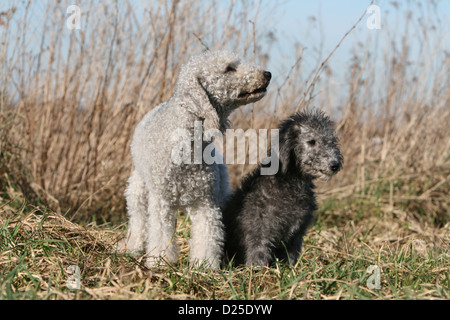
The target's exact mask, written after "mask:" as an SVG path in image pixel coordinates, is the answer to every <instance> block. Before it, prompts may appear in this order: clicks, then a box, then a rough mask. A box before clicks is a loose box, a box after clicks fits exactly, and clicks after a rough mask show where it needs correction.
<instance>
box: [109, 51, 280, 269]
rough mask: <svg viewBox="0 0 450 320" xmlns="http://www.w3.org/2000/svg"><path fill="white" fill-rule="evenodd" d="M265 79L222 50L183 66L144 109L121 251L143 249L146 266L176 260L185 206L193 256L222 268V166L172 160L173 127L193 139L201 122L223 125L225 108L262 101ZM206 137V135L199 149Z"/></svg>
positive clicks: (227, 112) (225, 185)
mask: <svg viewBox="0 0 450 320" xmlns="http://www.w3.org/2000/svg"><path fill="white" fill-rule="evenodd" d="M270 78H271V74H270V72H267V71H263V70H261V68H259V67H257V66H254V65H251V64H248V63H246V62H244V61H242V60H241V59H239V58H238V57H237V56H236V55H234V54H232V53H229V52H223V51H220V52H208V53H204V54H202V55H199V56H196V57H193V58H191V59H190V60H189V62H188V63H187V64H186V65H184V66H183V67H182V68H181V71H180V75H179V77H178V80H177V84H176V90H175V92H174V94H173V96H172V97H171V98H170V99H169V100H168V101H167V102H164V103H162V104H160V105H159V106H157V107H156V108H154V109H153V110H152V111H150V112H149V113H148V114H146V115H145V116H144V118H143V119H142V121H141V122H140V123H139V124H138V126H137V128H136V130H135V133H134V136H133V141H132V144H131V154H132V158H133V163H134V172H133V173H132V175H131V177H130V179H129V180H128V183H129V185H128V187H127V189H126V192H125V197H126V200H127V209H128V216H129V226H128V234H127V237H126V238H125V239H124V240H123V241H121V242H120V243H119V244H118V250H119V251H121V250H126V251H129V252H141V251H144V250H145V251H146V254H147V265H149V266H153V265H155V264H157V263H159V262H160V259H159V258H160V257H164V258H165V259H166V261H168V262H175V261H176V260H177V258H178V253H179V250H178V246H177V244H176V238H175V225H176V212H177V210H183V211H186V212H187V213H188V214H189V216H190V218H191V221H192V228H191V240H190V260H191V261H192V262H198V263H202V262H204V261H205V262H206V263H207V264H209V265H210V266H211V267H218V266H219V264H220V260H221V256H222V253H223V242H224V231H223V224H222V214H221V211H220V208H219V205H220V204H221V203H222V199H223V198H224V197H225V196H227V195H228V194H229V192H230V187H229V185H228V183H229V182H228V172H227V167H226V166H225V165H221V164H211V165H208V164H206V163H205V162H204V161H203V162H202V163H201V164H195V163H192V164H189V163H188V164H187V163H185V162H182V163H176V161H174V152H175V153H177V152H178V151H179V149H180V141H179V140H178V139H176V138H178V137H177V132H179V130H181V131H184V132H188V133H189V136H190V139H192V137H193V136H194V128H195V122H198V121H201V123H202V127H203V129H204V130H208V129H219V130H222V131H223V130H225V129H226V127H227V124H228V116H229V115H230V113H231V112H232V111H233V110H234V109H236V108H238V107H239V106H241V105H245V104H248V103H251V102H255V101H258V100H259V99H261V98H262V97H263V96H264V95H265V92H266V88H267V86H268V85H269V82H270ZM209 143H211V140H209V141H203V148H205V146H206V145H208V144H209ZM180 152H181V151H180ZM193 152H194V151H193V150H192V153H193Z"/></svg>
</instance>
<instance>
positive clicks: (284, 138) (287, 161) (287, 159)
mask: <svg viewBox="0 0 450 320" xmlns="http://www.w3.org/2000/svg"><path fill="white" fill-rule="evenodd" d="M299 133H300V128H299V127H295V123H294V122H293V121H292V120H287V121H286V122H284V123H283V125H282V126H281V129H280V152H279V159H280V167H281V173H283V174H286V173H287V172H288V170H289V167H290V166H291V165H292V163H291V162H293V161H294V162H295V159H294V158H295V157H294V156H293V151H294V148H295V140H296V135H297V134H299Z"/></svg>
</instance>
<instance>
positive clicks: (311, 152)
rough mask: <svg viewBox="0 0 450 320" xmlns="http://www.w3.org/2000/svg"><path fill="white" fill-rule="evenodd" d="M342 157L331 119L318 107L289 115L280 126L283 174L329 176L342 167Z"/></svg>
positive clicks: (321, 177)
mask: <svg viewBox="0 0 450 320" xmlns="http://www.w3.org/2000/svg"><path fill="white" fill-rule="evenodd" d="M343 161H344V160H343V157H342V155H341V152H340V150H339V144H338V137H337V135H336V132H335V130H334V129H333V122H332V121H331V120H330V119H329V118H328V117H327V116H326V115H325V113H323V112H321V111H305V112H301V113H296V114H294V115H292V116H291V117H290V118H289V119H288V120H286V121H284V122H283V123H282V125H281V127H280V165H281V172H282V173H283V174H300V175H304V176H308V177H310V178H312V179H316V178H319V179H322V180H329V179H330V178H331V177H332V176H333V175H334V174H336V173H337V172H339V170H341V169H342V165H343Z"/></svg>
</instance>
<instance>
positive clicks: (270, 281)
mask: <svg viewBox="0 0 450 320" xmlns="http://www.w3.org/2000/svg"><path fill="white" fill-rule="evenodd" d="M271 5H272V4H270V6H271ZM33 6H39V4H38V2H32V1H29V2H28V5H27V6H25V7H24V8H20V9H16V10H13V8H12V7H13V5H12V4H11V8H10V10H8V11H5V12H3V13H2V14H1V16H0V20H1V21H2V23H1V24H0V42H1V43H4V44H5V45H3V46H2V47H1V49H0V74H1V76H0V231H1V233H2V234H1V238H0V239H1V240H0V266H1V267H0V288H1V289H0V294H1V297H2V298H11V299H15V298H44V299H55V298H56V299H71V298H73V297H74V295H76V297H77V298H83V299H84V298H87V299H106V298H120V299H137V298H151V299H178V298H187V299H191V298H192V299H213V298H217V299H241V298H252V299H253V298H255V299H259V298H269V299H288V298H308V299H328V298H333V299H334V298H341V299H357V298H378V299H389V298H396V299H407V298H441V299H448V298H449V281H450V280H449V276H448V275H449V262H448V261H449V250H448V249H449V248H448V243H449V240H450V239H449V233H448V232H449V226H450V225H449V222H450V213H449V212H450V201H449V198H448V194H449V192H450V183H449V181H450V139H449V138H448V128H449V125H450V108H449V107H448V106H449V105H450V92H449V78H448V75H449V74H450V58H449V57H450V55H449V52H448V51H445V46H444V43H445V42H444V41H445V36H446V34H445V30H446V29H445V26H446V22H445V21H443V20H440V18H439V14H438V13H437V12H436V11H433V10H430V8H431V9H432V8H433V4H432V3H431V2H430V3H429V4H428V7H429V8H428V9H429V10H425V9H424V8H422V7H421V6H420V5H417V4H414V7H413V8H411V13H410V15H409V16H408V18H406V19H403V20H400V22H399V23H400V24H401V25H400V26H397V29H396V30H402V31H401V33H400V35H398V34H396V33H394V32H393V31H392V29H389V28H387V30H386V31H384V32H383V33H381V34H382V35H381V36H378V37H374V36H370V37H367V38H364V39H363V40H361V42H360V43H356V44H355V46H354V52H353V57H352V60H351V63H350V64H349V67H348V71H347V72H346V74H345V77H346V78H345V79H337V78H336V75H337V73H334V72H333V69H332V67H331V66H332V64H330V62H331V61H328V58H326V57H327V54H324V55H319V56H318V57H317V61H318V63H317V68H313V71H312V73H306V71H305V70H307V69H308V66H307V65H305V63H306V62H305V60H306V59H304V57H305V49H304V48H299V49H297V50H295V54H293V56H294V58H295V59H294V58H293V59H292V61H293V65H292V67H289V68H288V69H287V72H285V73H284V74H281V75H277V77H275V80H274V83H273V84H272V85H271V90H270V91H271V92H270V95H269V96H268V97H267V98H265V99H263V100H262V101H260V102H258V103H257V104H255V105H252V106H248V107H245V108H242V109H240V110H238V111H236V112H235V113H234V114H233V116H232V122H233V126H234V127H235V128H242V129H244V130H246V129H247V128H265V129H270V128H274V127H276V126H277V125H278V123H279V121H280V120H281V119H283V118H285V117H286V116H288V115H289V114H290V113H292V112H293V111H295V110H297V109H302V108H306V107H309V106H317V107H320V108H322V109H324V110H325V111H327V112H328V113H329V114H331V116H332V118H333V119H335V120H336V122H337V129H338V132H339V136H340V139H341V147H342V151H343V154H344V158H345V164H344V170H343V172H341V173H339V175H338V176H337V178H336V179H334V180H333V181H331V183H327V184H320V185H319V188H318V193H319V200H320V210H319V214H318V220H317V222H316V224H315V226H314V228H313V230H311V232H310V233H309V235H308V237H307V239H306V243H305V252H304V254H303V256H302V258H301V262H300V263H299V264H298V265H297V266H296V267H295V268H291V267H288V266H284V265H281V264H280V265H277V266H276V267H274V268H263V269H247V268H242V269H234V270H232V269H226V270H221V271H218V272H213V271H208V270H204V269H202V268H198V269H197V268H194V269H193V268H190V267H189V266H188V264H187V262H186V256H187V253H188V248H187V238H188V233H189V228H188V226H189V221H188V220H187V219H186V218H185V217H184V216H183V215H182V214H180V219H179V233H180V239H181V241H182V242H183V243H182V253H183V257H182V259H181V262H180V264H179V265H175V266H172V267H170V268H167V269H162V270H147V269H146V268H145V267H144V266H143V265H142V264H141V261H142V258H132V257H127V256H117V255H115V254H111V253H110V252H109V249H110V248H111V246H112V245H113V243H114V242H115V241H116V240H117V239H118V237H120V236H121V235H122V234H123V231H124V225H123V224H121V223H123V222H124V221H125V220H124V219H125V202H124V198H123V191H124V188H125V183H126V180H127V178H128V176H129V174H130V172H131V161H130V155H129V147H128V146H129V144H130V139H131V135H132V133H133V130H134V127H135V125H136V124H137V122H138V121H139V120H140V119H141V118H142V116H143V115H144V114H145V113H146V112H148V111H149V110H150V109H151V108H152V107H154V106H156V105H157V104H158V103H159V102H161V101H164V100H166V99H167V98H168V97H169V96H170V95H171V93H172V91H173V87H174V83H175V81H176V74H177V72H178V70H179V68H180V65H181V64H182V63H183V62H184V61H186V59H188V58H189V56H191V55H192V54H193V53H198V52H199V51H200V50H201V49H203V48H205V47H209V48H210V49H216V48H226V49H232V50H236V51H237V52H239V54H241V55H243V56H245V57H246V58H248V59H250V60H255V61H256V62H258V63H260V64H262V65H266V64H267V61H269V60H270V59H271V52H272V50H271V48H273V47H276V45H277V39H276V38H275V37H274V34H273V33H272V32H271V29H270V26H266V27H264V24H263V23H262V22H261V21H266V19H264V15H265V14H268V13H269V12H270V14H271V17H272V19H274V17H276V9H277V8H276V6H275V7H274V8H268V5H267V4H264V3H263V4H262V5H261V3H260V2H258V1H254V2H252V3H251V4H250V5H248V6H241V5H240V4H239V3H235V2H233V3H230V4H229V5H224V4H223V3H219V2H207V3H205V2H203V1H190V2H185V1H171V2H166V1H153V2H149V3H146V4H144V3H142V4H139V5H137V4H136V3H135V2H132V1H113V0H111V1H109V2H102V4H101V5H99V4H96V3H95V2H90V4H87V5H86V7H83V16H82V30H80V31H74V32H71V31H69V30H67V29H66V28H65V17H64V16H63V15H61V14H60V13H61V12H65V9H66V8H67V6H68V3H66V2H65V1H61V2H59V3H58V2H49V4H48V7H47V8H44V10H42V15H43V16H41V17H36V16H33V12H35V10H34V9H35V8H34V7H33ZM395 6H397V5H394V7H395ZM99 7H100V9H99ZM269 9H271V10H269ZM272 9H273V10H272ZM391 9H393V10H395V8H391ZM397 10H398V14H400V15H403V14H405V12H404V11H402V10H403V9H402V8H398V9H397ZM137 12H139V14H138V13H137ZM205 12H208V14H205ZM223 13H225V15H224V14H223ZM355 18H357V17H355ZM355 20H356V19H355ZM30 21H32V22H33V27H34V28H30V25H29V23H30ZM249 21H250V22H249ZM418 21H421V22H420V23H418ZM42 29H45V30H46V32H45V33H42V34H41V33H37V32H36V31H34V30H42ZM237 30H239V32H237ZM355 32H356V31H355ZM416 35H418V36H416ZM399 37H400V38H401V41H394V39H396V38H399ZM223 39H226V45H225V47H224V43H223V42H224V41H223ZM397 40H398V39H397ZM346 41H347V40H346ZM36 48H38V49H36ZM332 58H333V57H332V56H331V60H332ZM295 61H296V62H295ZM323 61H327V63H326V64H323V65H322V66H321V62H323ZM318 68H320V69H318ZM316 70H318V72H317V73H316ZM251 167H252V166H250V165H244V166H242V165H230V173H231V179H232V184H233V185H237V184H238V183H239V180H240V178H241V177H242V176H243V175H244V174H245V173H246V172H247V171H248V170H250V169H251ZM75 222H76V223H75ZM72 264H75V265H78V266H79V267H80V268H81V274H82V278H83V280H82V283H83V285H84V290H82V291H79V292H77V293H75V292H74V291H71V290H69V289H67V287H66V283H65V281H66V280H67V277H68V274H67V272H66V269H67V267H68V266H70V265H72ZM373 264H376V265H379V266H380V268H381V269H382V289H380V290H370V289H368V288H367V286H366V284H365V281H366V280H367V275H366V274H365V270H366V269H367V267H368V266H370V265H373Z"/></svg>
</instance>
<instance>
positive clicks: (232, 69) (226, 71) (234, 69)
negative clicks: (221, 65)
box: [225, 64, 236, 73]
mask: <svg viewBox="0 0 450 320" xmlns="http://www.w3.org/2000/svg"><path fill="white" fill-rule="evenodd" d="M228 72H236V68H235V67H234V66H232V65H231V64H230V65H228V66H227V68H226V69H225V73H228Z"/></svg>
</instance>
